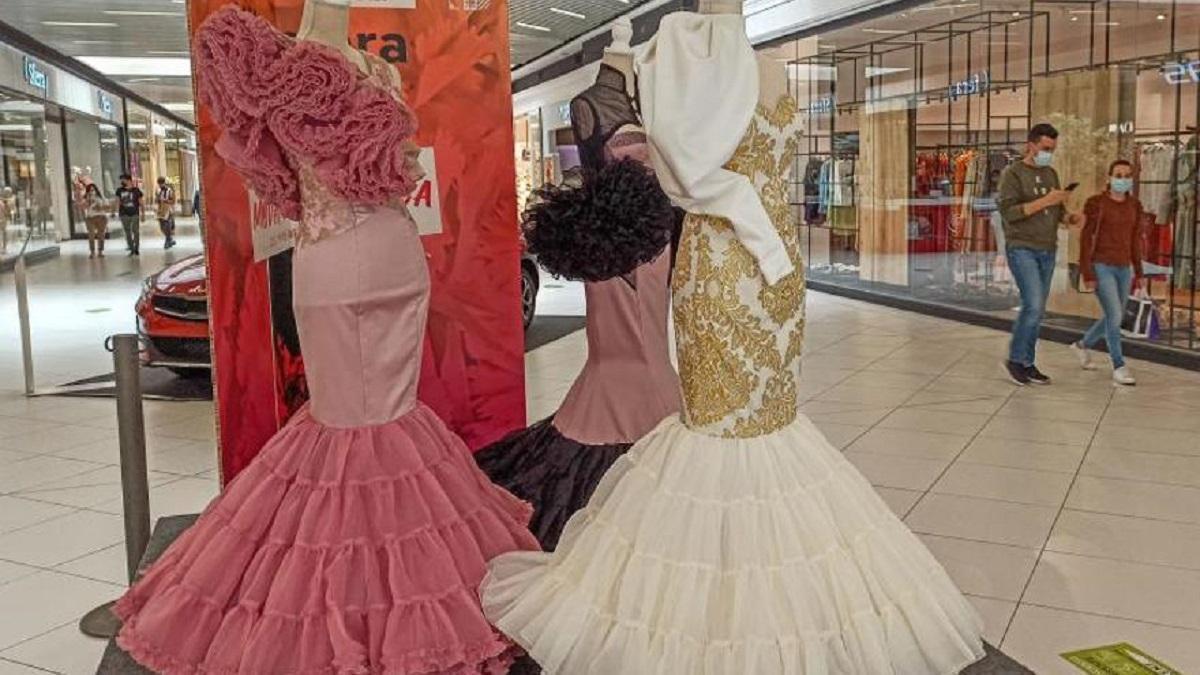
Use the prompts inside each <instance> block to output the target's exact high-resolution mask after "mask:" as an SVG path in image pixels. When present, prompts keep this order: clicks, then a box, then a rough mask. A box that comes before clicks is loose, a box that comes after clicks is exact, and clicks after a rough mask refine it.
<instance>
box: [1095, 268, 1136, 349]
mask: <svg viewBox="0 0 1200 675" xmlns="http://www.w3.org/2000/svg"><path fill="white" fill-rule="evenodd" d="M1092 267H1093V269H1095V271H1096V299H1097V300H1099V301H1100V308H1101V309H1103V310H1104V318H1102V319H1100V320H1099V321H1097V322H1096V323H1095V324H1093V325H1092V327H1091V328H1090V329H1088V332H1087V334H1085V335H1084V336H1083V346H1084V347H1091V346H1093V345H1095V344H1096V343H1098V342H1100V338H1104V340H1105V341H1106V342H1107V343H1108V355H1109V356H1110V357H1111V358H1112V364H1113V368H1124V367H1125V355H1124V354H1122V353H1121V320H1122V319H1123V318H1124V316H1125V303H1126V301H1127V300H1128V299H1129V291H1130V290H1132V288H1133V267H1130V266H1124V267H1118V266H1116V265H1105V264H1104V263H1093V265H1092Z"/></svg>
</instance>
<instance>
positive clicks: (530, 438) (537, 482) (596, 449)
mask: <svg viewBox="0 0 1200 675" xmlns="http://www.w3.org/2000/svg"><path fill="white" fill-rule="evenodd" d="M630 445H632V444H630V443H613V444H609V445H588V444H586V443H580V442H578V441H574V440H571V439H570V438H567V437H566V436H564V435H563V434H562V432H560V431H559V430H558V429H557V428H555V426H554V419H553V418H550V419H546V420H542V421H541V422H538V423H537V424H534V425H532V426H530V427H529V428H527V429H522V430H520V431H517V432H514V433H512V434H510V435H509V436H507V437H505V438H504V439H503V440H500V441H498V442H496V443H493V444H492V445H490V446H488V447H486V448H484V449H483V450H481V451H479V452H478V453H477V454H476V455H475V461H476V462H478V464H479V468H481V469H483V472H484V473H486V474H487V475H488V477H489V478H491V479H492V481H493V482H495V483H496V484H497V485H499V486H501V487H503V488H504V489H506V490H508V491H509V492H511V493H512V494H514V495H516V496H517V497H519V498H520V499H522V500H524V501H526V502H528V503H529V504H531V505H532V506H533V519H532V520H531V521H530V523H529V529H530V530H532V531H533V534H534V536H535V537H537V539H538V541H539V542H540V543H541V545H542V549H543V550H546V551H553V550H554V549H555V548H556V547H557V546H558V540H559V538H560V537H561V536H562V531H563V528H564V527H566V524H567V521H568V520H570V519H571V516H573V515H575V512H576V511H578V510H579V509H582V508H583V507H584V506H587V503H588V500H589V499H591V497H592V493H593V492H595V490H596V486H597V485H599V484H600V479H602V478H604V474H605V473H606V472H607V471H608V469H609V468H610V467H612V465H613V463H614V462H616V461H617V459H618V458H619V457H621V455H624V454H625V453H626V452H628V451H629V447H630Z"/></svg>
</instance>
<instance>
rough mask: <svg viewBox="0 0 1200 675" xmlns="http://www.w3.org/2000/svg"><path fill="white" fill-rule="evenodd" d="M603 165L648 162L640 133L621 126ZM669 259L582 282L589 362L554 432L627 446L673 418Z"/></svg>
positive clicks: (676, 396) (676, 406)
mask: <svg viewBox="0 0 1200 675" xmlns="http://www.w3.org/2000/svg"><path fill="white" fill-rule="evenodd" d="M605 155H606V159H608V160H610V161H617V160H621V159H626V158H632V159H637V160H639V161H642V162H647V163H648V162H649V158H650V149H649V146H648V145H647V143H646V136H645V133H644V132H643V131H642V130H641V129H640V128H637V127H633V126H626V127H624V128H622V129H621V130H620V131H618V132H617V133H616V134H614V135H613V137H612V138H611V139H610V140H609V141H608V143H607V144H606V147H605ZM670 276H671V254H670V252H669V251H664V252H663V253H662V254H661V255H660V256H659V257H658V258H657V259H656V260H655V261H654V262H651V263H647V264H645V265H642V266H641V267H639V268H638V269H637V270H635V271H634V272H633V273H632V274H630V275H627V276H625V277H621V278H617V279H610V280H608V281H603V282H598V283H588V284H587V285H586V286H585V288H586V291H585V292H586V294H587V339H588V358H587V363H586V364H585V365H584V367H583V372H581V373H580V374H579V377H578V378H576V380H575V384H574V385H573V386H572V387H571V390H570V392H568V394H567V397H566V399H565V400H564V401H563V404H562V407H561V408H560V409H559V411H558V413H557V414H556V415H555V416H554V426H555V427H556V428H557V429H558V430H559V431H560V432H562V434H563V435H565V436H567V437H568V438H571V439H573V440H575V441H578V442H581V443H586V444H589V445H605V444H612V443H633V442H635V441H637V440H638V439H640V438H641V437H642V436H644V435H646V434H647V433H648V432H649V431H650V430H651V429H653V428H654V427H655V426H656V425H657V424H658V423H659V422H661V421H662V420H663V419H665V418H666V417H669V416H670V415H672V414H674V413H677V412H679V410H680V406H681V403H680V393H679V378H678V376H677V375H676V374H675V369H674V368H673V367H672V366H671V354H670V342H669V335H668V328H667V317H668V314H669V311H670Z"/></svg>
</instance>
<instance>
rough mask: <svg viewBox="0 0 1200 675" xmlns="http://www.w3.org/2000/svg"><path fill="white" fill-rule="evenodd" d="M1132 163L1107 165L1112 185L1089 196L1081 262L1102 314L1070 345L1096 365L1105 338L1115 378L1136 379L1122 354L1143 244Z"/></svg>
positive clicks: (1084, 360)
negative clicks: (1128, 302)
mask: <svg viewBox="0 0 1200 675" xmlns="http://www.w3.org/2000/svg"><path fill="white" fill-rule="evenodd" d="M1132 193H1133V165H1132V164H1130V163H1129V162H1127V161H1125V160H1123V159H1119V160H1117V161H1115V162H1113V163H1112V166H1111V167H1109V170H1108V189H1107V190H1105V191H1104V192H1102V193H1100V194H1098V195H1095V196H1094V197H1092V198H1091V199H1088V201H1087V204H1086V205H1085V206H1084V210H1083V211H1084V215H1086V216H1087V222H1086V224H1085V225H1084V226H1083V236H1082V241H1081V242H1080V255H1079V267H1080V271H1081V272H1082V273H1083V278H1084V280H1085V281H1087V282H1089V283H1091V284H1094V285H1095V288H1096V299H1097V300H1099V301H1100V308H1101V309H1103V310H1104V317H1103V318H1102V319H1100V320H1099V321H1097V322H1096V323H1095V325H1093V326H1092V327H1091V329H1090V330H1088V332H1087V334H1086V335H1084V336H1083V339H1082V340H1081V341H1079V342H1076V343H1074V344H1072V345H1071V348H1072V349H1073V350H1074V351H1075V354H1076V355H1077V356H1078V357H1079V363H1080V365H1082V366H1083V368H1084V369H1086V370H1092V369H1093V368H1094V367H1095V366H1094V364H1093V363H1092V357H1091V353H1090V352H1089V351H1088V349H1089V348H1090V347H1092V346H1093V345H1095V344H1096V343H1098V342H1099V341H1100V339H1101V338H1104V339H1105V341H1106V342H1107V343H1108V354H1109V357H1110V358H1111V359H1112V367H1113V382H1114V383H1116V384H1119V385H1126V386H1131V385H1134V384H1137V381H1136V380H1135V379H1134V377H1133V374H1132V373H1131V372H1129V368H1128V367H1127V366H1126V365H1125V357H1124V355H1123V354H1122V353H1121V319H1122V318H1123V317H1124V315H1125V302H1126V299H1127V298H1128V297H1129V293H1130V291H1131V290H1132V289H1133V282H1134V279H1135V278H1139V279H1140V278H1141V275H1142V244H1141V237H1140V236H1139V231H1138V224H1139V222H1140V221H1141V218H1142V213H1143V211H1142V204H1141V202H1139V201H1138V199H1137V197H1134V196H1133V194H1132Z"/></svg>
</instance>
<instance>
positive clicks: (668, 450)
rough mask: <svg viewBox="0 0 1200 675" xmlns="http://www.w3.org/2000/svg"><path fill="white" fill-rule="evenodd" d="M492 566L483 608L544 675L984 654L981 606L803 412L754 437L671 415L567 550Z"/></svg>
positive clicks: (858, 666) (840, 665) (583, 519)
mask: <svg viewBox="0 0 1200 675" xmlns="http://www.w3.org/2000/svg"><path fill="white" fill-rule="evenodd" d="M489 568H490V571H489V574H488V577H487V578H486V579H485V580H484V582H483V586H482V591H481V592H482V598H483V606H484V612H485V613H486V614H487V616H488V618H489V619H491V620H492V622H493V623H494V624H495V625H496V626H498V627H499V628H500V629H501V630H502V631H504V633H505V634H507V635H509V636H510V637H512V638H513V639H514V640H516V641H517V642H518V643H520V644H521V645H522V646H524V647H525V648H526V649H527V650H528V652H529V653H530V655H531V656H532V657H533V658H534V659H535V660H536V661H537V662H538V663H539V664H541V666H542V667H543V668H544V669H545V671H546V672H547V673H561V674H564V675H568V674H569V675H588V674H595V675H611V674H612V673H638V674H639V675H643V674H645V675H668V674H678V675H728V674H730V673H754V675H864V674H867V673H869V674H871V675H921V674H927V673H935V674H944V675H949V674H952V673H958V672H959V671H960V670H961V669H963V668H964V667H966V666H968V665H970V664H972V663H974V662H975V661H977V660H979V659H980V658H982V657H983V655H984V652H983V646H982V642H981V638H980V635H981V632H982V625H981V623H980V620H979V618H978V616H977V615H976V613H975V611H974V610H973V608H972V607H971V606H970V605H969V604H968V602H967V600H966V599H965V598H964V597H963V596H962V594H961V593H960V592H959V591H958V590H957V589H956V588H955V586H954V584H953V583H952V582H951V581H950V579H949V577H948V576H947V575H946V573H945V571H944V570H943V569H942V567H941V566H940V565H939V564H938V563H937V561H936V560H935V559H934V558H933V556H932V555H931V554H930V553H929V551H928V550H927V549H926V548H925V547H924V546H923V545H922V544H921V543H920V541H919V540H918V539H917V538H916V537H915V536H914V535H913V534H912V533H911V532H910V531H909V530H908V529H907V528H906V527H905V526H904V525H903V524H902V523H901V522H900V521H899V520H898V519H897V518H896V517H895V516H894V515H893V514H892V512H891V511H890V510H889V509H888V507H887V506H886V505H885V504H884V503H883V501H882V500H881V499H880V498H879V497H878V496H877V495H876V493H875V491H874V490H873V489H872V488H871V486H870V485H869V484H868V483H867V482H866V480H865V479H863V477H862V476H861V474H859V473H858V471H857V470H856V469H855V468H854V467H853V466H852V465H851V464H850V463H849V462H848V461H847V460H846V459H845V458H844V457H843V456H842V455H841V453H840V452H838V451H837V450H836V449H834V448H833V447H832V446H831V445H830V444H829V442H828V441H827V440H826V439H825V437H824V436H823V435H822V434H821V433H820V431H819V430H817V429H816V428H815V427H814V426H813V425H812V423H811V422H810V421H809V420H807V419H806V418H804V417H801V418H799V419H798V420H797V421H796V422H795V423H794V424H792V425H791V426H789V427H787V428H785V429H783V430H781V431H779V432H776V433H774V434H771V435H768V436H762V437H758V438H753V439H719V438H713V437H709V436H704V435H700V434H697V433H695V432H692V431H690V430H689V429H687V428H686V427H685V426H684V425H683V424H682V423H681V422H680V421H679V419H678V418H677V417H672V418H670V419H668V420H666V421H664V422H663V423H662V424H661V425H660V426H659V428H658V429H656V430H655V431H654V432H652V433H651V434H650V435H649V436H647V437H646V438H645V439H643V440H642V441H640V442H638V443H637V444H635V445H634V446H633V448H632V449H631V450H630V452H629V453H628V454H626V455H625V456H623V457H622V458H620V459H618V460H617V462H616V464H615V465H614V466H613V469H612V470H611V471H610V472H609V473H608V475H606V476H605V477H604V479H603V481H602V482H601V483H600V485H599V486H598V488H597V489H596V492H595V494H594V495H593V497H592V501H591V503H590V504H589V505H588V507H587V508H586V509H585V510H583V511H580V512H579V513H578V514H576V516H575V517H574V518H573V519H572V520H571V521H570V523H569V524H568V525H567V528H566V530H565V532H564V534H563V538H562V541H561V542H560V543H559V546H558V550H557V551H556V552H555V553H553V554H543V553H513V554H507V555H503V556H500V557H499V558H497V559H496V560H493V561H492V562H491V563H490V564H489Z"/></svg>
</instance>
